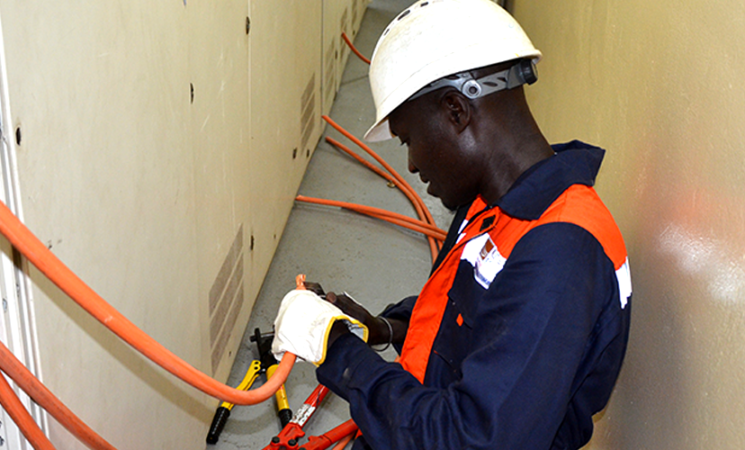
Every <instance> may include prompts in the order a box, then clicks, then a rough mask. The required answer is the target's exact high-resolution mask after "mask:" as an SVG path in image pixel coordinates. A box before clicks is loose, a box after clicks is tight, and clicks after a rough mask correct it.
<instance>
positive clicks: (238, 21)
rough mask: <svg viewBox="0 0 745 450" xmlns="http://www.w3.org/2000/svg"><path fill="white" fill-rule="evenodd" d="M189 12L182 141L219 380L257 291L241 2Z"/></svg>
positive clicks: (208, 351) (201, 4)
mask: <svg viewBox="0 0 745 450" xmlns="http://www.w3.org/2000/svg"><path fill="white" fill-rule="evenodd" d="M188 14H189V30H190V31H189V32H190V34H191V35H192V36H194V37H196V38H195V39H192V40H189V52H190V53H189V77H190V78H189V83H187V84H186V85H185V86H184V88H185V89H186V91H185V92H188V90H189V89H190V88H191V86H193V92H194V100H193V103H192V104H191V106H190V113H191V121H190V126H189V136H190V145H191V146H192V147H193V158H194V164H195V173H194V182H195V195H196V216H195V219H196V233H197V241H196V244H197V246H196V249H195V250H196V251H197V254H198V255H199V258H198V262H197V265H198V272H199V288H198V289H199V291H198V297H199V298H200V299H201V301H202V303H201V304H200V310H199V314H200V317H202V318H209V320H204V321H202V326H203V329H202V331H203V335H202V344H203V351H204V357H205V361H207V362H208V365H206V366H205V367H204V368H203V370H204V371H205V372H206V373H208V374H213V373H214V374H215V377H216V378H217V379H220V380H224V379H227V376H228V372H229V370H230V367H231V366H232V363H233V357H234V356H235V350H236V348H237V347H238V345H239V344H240V339H241V337H242V334H243V330H244V329H245V326H246V323H247V322H248V316H249V313H250V311H251V307H252V306H253V301H254V299H255V296H256V293H257V292H258V286H256V285H254V284H252V283H250V281H249V280H248V279H247V275H248V274H250V273H251V272H252V265H251V262H252V258H251V255H250V236H248V235H247V234H246V230H247V229H248V228H249V221H250V214H251V212H252V208H251V203H250V198H249V190H250V187H249V180H250V178H251V173H252V166H251V158H250V147H249V142H250V116H249V110H248V100H249V93H248V87H249V82H248V73H249V70H248V48H249V44H248V40H249V36H248V35H247V33H246V17H247V16H248V4H247V2H246V1H245V0H231V1H221V2H218V3H215V2H211V1H206V0H199V1H194V0H193V1H191V2H189V4H188ZM247 238H248V240H247ZM234 243H235V244H236V246H235V248H233V244H234ZM231 250H234V251H233V252H231ZM223 267H225V269H227V271H225V270H223ZM240 269H242V270H240ZM236 270H240V273H236ZM231 272H232V273H231ZM231 280H234V284H233V285H232V288H231V283H230V281H231ZM215 402H216V401H215Z"/></svg>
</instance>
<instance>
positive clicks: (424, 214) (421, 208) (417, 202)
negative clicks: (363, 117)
mask: <svg viewBox="0 0 745 450" xmlns="http://www.w3.org/2000/svg"><path fill="white" fill-rule="evenodd" d="M321 117H322V118H323V120H325V121H326V122H327V123H328V124H329V125H331V126H332V127H333V128H335V129H336V130H337V131H338V132H340V133H341V134H343V135H344V136H346V137H347V138H348V139H349V140H351V141H352V142H354V143H355V144H357V146H359V147H360V148H361V149H363V150H364V151H366V152H367V153H368V154H369V155H370V156H372V157H373V158H374V159H375V160H376V161H378V163H380V165H381V166H383V167H384V168H385V170H387V171H388V172H389V173H390V174H391V175H392V176H393V177H394V178H395V179H396V180H398V182H399V183H401V185H402V186H404V187H402V188H401V190H402V191H403V192H404V194H406V196H407V197H409V198H410V199H411V201H412V203H413V204H414V208H415V209H416V210H417V215H419V217H420V218H421V219H422V220H424V221H426V222H428V223H431V224H433V225H434V224H435V220H434V219H433V218H432V214H430V212H429V209H427V207H426V205H425V204H424V201H423V200H422V198H421V197H420V196H419V194H417V193H416V191H414V189H413V188H412V187H411V185H410V184H409V183H408V182H406V180H404V178H403V177H402V176H401V175H400V174H399V173H398V172H396V170H395V169H394V168H393V167H391V165H390V164H388V163H387V162H385V160H384V159H383V158H381V157H380V155H378V154H377V153H375V152H374V151H373V149H371V148H370V147H369V146H367V145H366V144H365V143H364V142H362V141H361V140H359V139H358V138H357V137H355V136H354V135H353V134H352V133H350V132H348V131H347V130H345V129H344V128H343V127H342V126H341V125H339V124H337V123H336V122H334V121H333V120H332V119H331V118H330V117H329V116H327V115H325V114H324V115H323V116H321ZM428 240H429V246H430V251H431V253H432V260H433V261H434V260H435V259H437V254H438V253H439V250H440V249H439V246H438V244H437V242H436V241H435V240H434V239H428Z"/></svg>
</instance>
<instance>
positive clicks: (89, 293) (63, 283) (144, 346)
mask: <svg viewBox="0 0 745 450" xmlns="http://www.w3.org/2000/svg"><path fill="white" fill-rule="evenodd" d="M0 233H2V234H3V235H5V237H6V238H7V239H8V240H9V241H10V243H11V244H12V245H13V246H14V247H15V248H16V249H18V251H19V252H20V253H21V254H23V255H24V256H25V257H26V258H27V259H28V260H29V262H31V264H33V265H34V266H36V268H37V269H39V271H41V272H42V273H43V274H44V275H45V276H46V277H47V278H49V280H50V281H51V282H53V283H54V284H55V285H57V287H59V288H60V289H61V290H62V291H63V292H65V293H66V294H67V295H68V296H70V298H72V299H73V300H74V301H75V302H76V303H77V304H78V305H80V307H82V308H83V309H84V310H86V311H87V312H88V313H89V314H90V315H92V316H93V317H95V318H96V319H97V320H98V321H99V322H101V323H102V324H103V325H104V326H105V327H107V328H108V329H109V330H111V331H112V332H113V333H114V334H116V335H117V336H119V337H120V338H121V339H122V340H124V341H125V342H127V343H128V344H129V345H131V346H132V347H134V349H135V350H137V351H138V352H140V353H141V354H143V355H144V356H146V357H147V358H148V359H150V360H151V361H153V362H154V363H156V364H158V365H159V366H161V367H162V368H164V369H165V370H167V371H168V372H170V373H171V374H173V375H175V376H176V377H178V378H180V379H181V380H183V381H185V382H186V383H188V384H190V385H191V386H193V387H195V388H197V389H199V390H200V391H202V392H204V393H206V394H208V395H211V396H212V397H216V398H218V399H220V400H223V401H227V402H230V403H234V404H236V405H254V404H256V403H260V402H262V401H264V400H266V399H268V398H269V397H271V396H272V395H273V394H274V392H276V391H277V389H279V387H280V386H281V385H282V384H283V383H284V382H285V380H286V379H287V376H288V375H289V373H290V370H291V369H292V366H293V365H294V363H295V359H296V358H295V355H293V354H291V353H286V354H285V356H284V357H283V358H282V361H281V362H280V364H279V367H278V368H277V371H276V372H275V374H274V376H273V377H272V378H270V379H269V381H267V382H266V383H265V384H263V385H262V386H261V387H259V388H256V389H253V390H250V391H239V390H237V389H234V388H232V387H230V386H227V385H225V384H223V383H220V382H219V381H217V380H215V379H213V378H211V377H209V376H207V375H205V374H204V373H202V372H200V371H199V370H197V369H195V368H194V367H193V366H191V365H190V364H189V363H187V362H186V361H184V360H183V359H181V358H179V357H178V356H176V355H175V354H173V353H172V352H171V351H170V350H168V349H167V348H165V347H164V346H163V345H162V344H160V343H159V342H157V341H156V340H155V339H153V338H152V337H150V336H149V335H148V334H147V333H145V332H144V331H142V330H141V329H140V328H138V327H137V326H136V325H135V324H133V323H132V322H131V321H130V320H129V319H127V318H126V317H124V315H122V314H121V313H120V312H119V311H117V310H116V309H115V308H114V307H113V306H111V305H110V304H109V303H107V302H106V300H104V299H103V298H102V297H101V296H99V295H98V294H97V293H96V292H95V291H94V290H93V289H92V288H90V287H89V286H88V285H87V284H85V282H83V280H81V279H80V278H79V277H78V276H77V275H75V273H73V271H72V270H70V268H68V267H67V266H66V265H65V264H64V263H63V262H62V261H60V260H59V258H57V257H56V256H55V255H54V254H53V253H52V252H51V251H49V249H48V248H47V247H46V245H44V244H43V243H42V242H41V241H40V240H39V239H38V238H37V237H36V236H35V235H34V234H33V233H32V232H31V231H30V230H29V229H28V228H27V227H26V226H25V225H24V224H23V223H21V221H20V220H19V219H18V217H16V216H15V215H14V214H13V212H12V211H11V210H10V209H9V208H8V207H7V206H6V205H5V203H3V202H1V201H0Z"/></svg>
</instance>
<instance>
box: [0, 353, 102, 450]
mask: <svg viewBox="0 0 745 450" xmlns="http://www.w3.org/2000/svg"><path fill="white" fill-rule="evenodd" d="M0 369H2V371H3V372H5V373H6V374H7V375H8V376H9V377H10V378H11V379H12V380H13V381H15V382H16V384H18V387H20V388H21V389H22V390H23V391H24V392H26V393H27V394H28V395H29V397H31V398H32V399H33V400H34V401H35V402H36V403H38V404H39V405H40V406H41V407H42V408H44V409H45V410H47V412H49V414H51V415H52V417H54V418H55V419H56V420H57V422H59V423H60V424H61V425H62V426H64V427H65V428H66V429H67V430H68V431H70V432H71V433H72V434H73V435H74V436H75V437H76V438H78V440H80V442H82V443H84V444H85V445H87V446H88V448H91V449H95V450H115V448H114V446H113V445H111V444H109V443H108V442H107V441H106V440H105V439H104V438H102V437H101V436H99V435H98V434H97V433H96V432H95V431H93V430H92V429H91V428H90V427H89V426H88V425H86V424H85V422H83V421H82V420H80V418H78V416H76V415H75V414H74V413H73V412H72V411H70V409H68V408H67V407H66V406H65V405H64V404H63V403H62V402H61V401H59V399H58V398H57V397H55V395H54V394H52V392H51V391H50V390H49V389H47V387H46V386H44V385H43V384H42V383H41V382H40V381H39V380H37V379H36V377H34V375H33V374H32V373H31V372H30V371H29V370H28V369H27V368H26V366H24V365H23V363H22V362H20V361H19V360H18V359H17V358H16V357H15V355H13V352H11V351H10V349H8V347H6V346H5V344H3V343H2V342H0ZM0 378H1V377H0ZM14 420H15V419H14ZM25 434H26V433H24V435H25Z"/></svg>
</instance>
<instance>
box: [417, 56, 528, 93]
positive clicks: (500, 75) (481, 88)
mask: <svg viewBox="0 0 745 450" xmlns="http://www.w3.org/2000/svg"><path fill="white" fill-rule="evenodd" d="M537 79H538V75H537V73H536V70H535V64H534V63H533V61H532V60H522V61H520V62H518V63H517V64H515V65H514V66H512V67H510V68H509V69H505V70H502V71H500V72H496V73H492V74H490V75H486V76H484V77H481V78H479V79H474V78H473V75H471V73H470V72H461V73H456V74H454V75H450V76H447V77H445V78H440V79H439V80H437V81H433V82H432V83H430V84H428V85H427V86H424V87H423V88H422V89H420V90H419V91H418V92H417V93H415V94H414V95H412V96H411V97H409V101H410V100H414V99H415V98H418V97H421V96H422V95H424V94H427V93H430V92H432V91H436V90H437V89H442V88H444V87H454V88H455V89H457V90H458V91H460V92H461V93H462V94H463V95H465V96H466V97H468V98H470V99H476V98H479V97H483V96H485V95H489V94H492V93H494V92H499V91H502V90H504V89H512V88H516V87H518V86H521V85H523V84H525V83H528V84H533V83H535V81H536V80H537Z"/></svg>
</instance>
